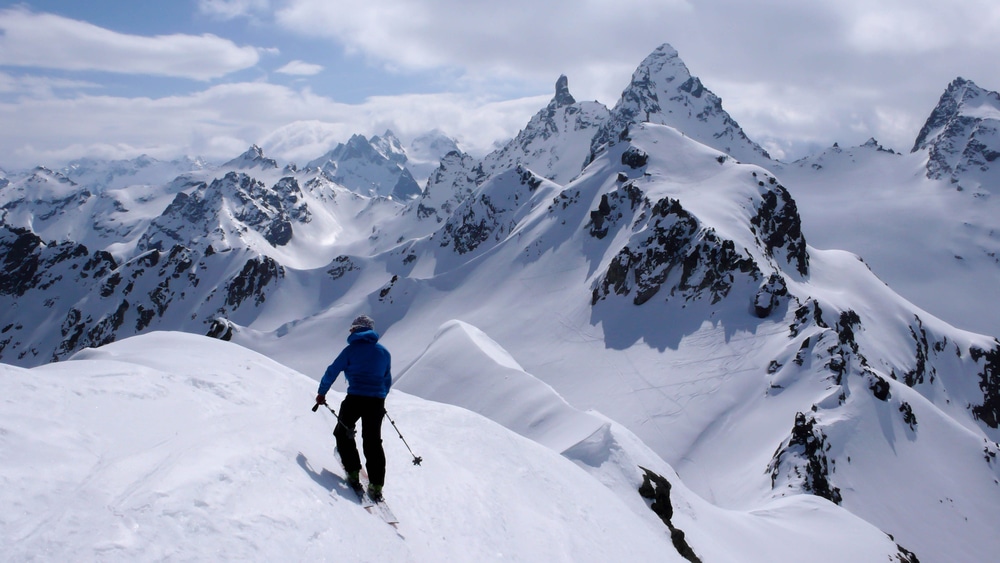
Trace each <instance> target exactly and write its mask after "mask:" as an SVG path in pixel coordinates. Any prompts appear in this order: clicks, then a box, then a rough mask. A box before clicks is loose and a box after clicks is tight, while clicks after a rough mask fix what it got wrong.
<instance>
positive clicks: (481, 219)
mask: <svg viewBox="0 0 1000 563" xmlns="http://www.w3.org/2000/svg"><path fill="white" fill-rule="evenodd" d="M542 182H543V179H542V178H539V177H538V176H536V175H535V174H533V173H532V172H531V171H530V170H527V169H525V168H522V167H520V166H518V167H516V168H514V169H513V170H508V171H507V172H505V173H503V174H499V175H497V176H495V177H493V178H492V179H491V180H490V181H488V182H487V183H486V184H484V186H483V189H482V190H480V191H479V192H477V193H476V194H475V195H474V196H472V197H469V198H468V199H466V200H465V201H464V202H462V204H461V205H460V206H458V208H457V209H456V210H455V212H454V213H453V214H452V216H451V217H449V218H448V220H447V221H446V222H445V224H444V227H443V228H442V229H441V230H440V231H439V233H438V234H437V235H436V236H437V237H439V238H440V243H439V244H440V246H441V247H450V248H452V249H454V251H455V252H457V253H458V254H466V253H469V252H472V251H474V250H476V249H477V248H479V247H480V245H482V244H483V243H485V242H486V241H487V240H489V239H491V238H492V239H493V240H494V242H498V241H500V240H502V239H503V238H504V237H505V236H506V235H507V234H509V233H510V232H511V231H512V230H513V228H514V226H515V225H516V224H517V222H516V218H517V212H518V210H519V209H520V208H521V206H522V205H523V204H525V203H526V202H527V201H528V200H529V199H530V198H531V194H532V192H534V191H535V190H536V189H538V187H539V186H540V185H541V184H542Z"/></svg>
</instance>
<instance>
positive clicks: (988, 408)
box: [970, 341, 1000, 428]
mask: <svg viewBox="0 0 1000 563" xmlns="http://www.w3.org/2000/svg"><path fill="white" fill-rule="evenodd" d="M970 353H971V355H972V359H973V360H975V361H976V362H979V361H983V371H981V372H980V373H979V389H980V390H981V391H982V392H983V403H982V404H981V405H973V406H972V413H973V414H974V415H975V417H976V418H977V419H979V420H981V421H982V422H983V424H986V425H987V426H989V427H990V428H997V427H1000V341H997V342H996V346H994V347H993V348H992V349H990V350H982V349H979V348H973V349H972V350H970Z"/></svg>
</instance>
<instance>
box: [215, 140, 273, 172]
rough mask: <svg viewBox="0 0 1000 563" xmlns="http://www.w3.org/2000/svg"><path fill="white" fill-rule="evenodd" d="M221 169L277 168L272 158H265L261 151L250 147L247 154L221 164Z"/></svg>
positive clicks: (256, 147) (254, 146)
mask: <svg viewBox="0 0 1000 563" xmlns="http://www.w3.org/2000/svg"><path fill="white" fill-rule="evenodd" d="M222 167H223V168H228V169H245V168H262V169H265V170H266V169H268V168H277V167H278V162H277V161H276V160H274V159H273V158H267V157H265V156H264V151H263V149H261V148H260V147H258V146H257V145H252V146H251V147H250V148H249V149H247V152H245V153H243V154H241V155H240V156H238V157H236V158H234V159H232V160H230V161H229V162H227V163H225V164H223V165H222Z"/></svg>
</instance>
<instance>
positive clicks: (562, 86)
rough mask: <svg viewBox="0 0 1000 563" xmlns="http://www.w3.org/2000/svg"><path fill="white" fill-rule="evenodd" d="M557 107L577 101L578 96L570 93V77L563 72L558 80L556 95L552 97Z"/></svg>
mask: <svg viewBox="0 0 1000 563" xmlns="http://www.w3.org/2000/svg"><path fill="white" fill-rule="evenodd" d="M552 102H553V103H555V105H556V107H563V106H569V105H573V104H575V103H576V98H574V97H573V94H570V93H569V79H568V78H566V75H565V74H563V75H561V76H559V80H556V96H555V97H554V98H552Z"/></svg>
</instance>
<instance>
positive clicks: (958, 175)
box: [911, 77, 1000, 189]
mask: <svg viewBox="0 0 1000 563" xmlns="http://www.w3.org/2000/svg"><path fill="white" fill-rule="evenodd" d="M919 150H927V151H928V153H929V154H928V162H927V177H928V178H934V179H945V178H948V179H949V180H950V181H951V183H953V184H958V187H959V188H960V189H964V187H966V186H963V185H962V184H968V186H967V187H976V185H980V186H981V185H984V184H991V185H993V184H995V181H996V179H997V178H996V175H997V170H1000V169H997V170H993V166H992V163H993V162H994V161H995V160H996V159H997V158H1000V94H998V93H997V92H992V91H989V90H985V89H983V88H980V87H979V86H977V85H976V84H975V83H974V82H972V81H971V80H966V79H964V78H961V77H959V78H956V79H955V80H953V81H952V82H951V84H949V85H948V88H947V89H946V90H945V92H944V93H943V94H942V95H941V99H940V100H939V101H938V104H937V106H936V107H935V108H934V111H932V112H931V114H930V116H929V117H928V118H927V121H926V122H925V123H924V126H923V127H922V128H921V129H920V133H919V134H918V135H917V139H916V141H915V142H914V144H913V149H912V151H911V152H917V151H919Z"/></svg>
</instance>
